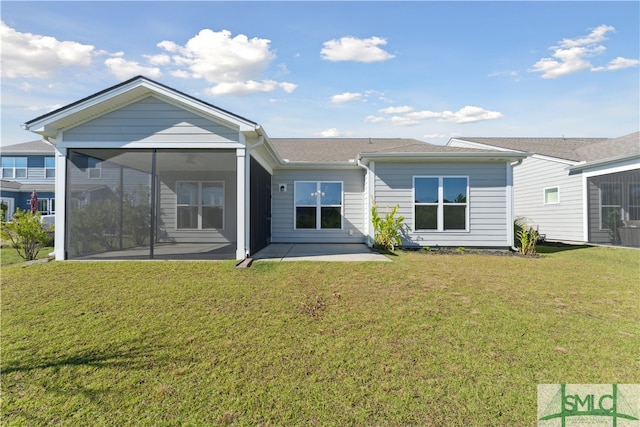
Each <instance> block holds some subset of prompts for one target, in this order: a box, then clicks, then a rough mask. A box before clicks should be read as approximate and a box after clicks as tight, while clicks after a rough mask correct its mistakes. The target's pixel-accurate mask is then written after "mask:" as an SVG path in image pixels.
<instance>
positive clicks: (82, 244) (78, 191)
mask: <svg viewBox="0 0 640 427" xmlns="http://www.w3.org/2000/svg"><path fill="white" fill-rule="evenodd" d="M151 163H152V152H151V151H150V150H111V149H77V150H70V151H69V155H68V158H67V183H68V186H67V197H68V199H67V200H68V201H67V218H66V230H67V239H66V252H67V258H69V259H77V258H84V257H93V258H101V259H109V258H149V256H150V254H149V253H150V249H149V248H150V238H149V236H150V224H151Z"/></svg>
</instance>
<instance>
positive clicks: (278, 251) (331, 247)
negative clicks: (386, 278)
mask: <svg viewBox="0 0 640 427" xmlns="http://www.w3.org/2000/svg"><path fill="white" fill-rule="evenodd" d="M252 258H253V259H254V260H255V261H382V262H389V261H391V260H390V259H389V258H387V257H386V256H384V255H382V254H380V253H378V252H375V251H372V250H371V249H370V248H369V247H367V245H364V244H360V243H320V244H318V243H271V244H270V245H269V246H267V247H266V248H264V249H262V250H260V251H258V252H257V253H256V254H255V255H253V256H252Z"/></svg>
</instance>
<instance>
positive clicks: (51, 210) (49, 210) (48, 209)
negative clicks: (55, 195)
mask: <svg viewBox="0 0 640 427" xmlns="http://www.w3.org/2000/svg"><path fill="white" fill-rule="evenodd" d="M55 204H56V199H38V210H39V211H40V213H41V214H42V215H53V214H55V212H56V209H55Z"/></svg>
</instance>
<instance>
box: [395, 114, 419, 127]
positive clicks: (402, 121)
mask: <svg viewBox="0 0 640 427" xmlns="http://www.w3.org/2000/svg"><path fill="white" fill-rule="evenodd" d="M391 123H393V125H394V126H415V125H419V124H420V122H419V121H418V120H413V119H411V118H409V117H406V116H405V117H400V116H393V117H391Z"/></svg>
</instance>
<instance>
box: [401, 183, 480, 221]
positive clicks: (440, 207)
mask: <svg viewBox="0 0 640 427" xmlns="http://www.w3.org/2000/svg"><path fill="white" fill-rule="evenodd" d="M445 178H464V179H466V181H467V194H466V195H465V197H466V202H465V203H444V180H445ZM417 179H437V180H438V203H417V202H416V180H417ZM470 192H471V186H470V185H469V176H468V175H414V176H413V187H412V188H411V202H412V205H413V231H414V232H417V233H468V232H469V231H470V229H471V227H470V224H469V211H470V202H469V194H470ZM416 206H436V215H437V228H435V229H426V228H417V226H416ZM445 206H465V207H466V209H465V218H464V221H465V228H464V229H459V230H453V229H449V230H445V229H444V207H445Z"/></svg>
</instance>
